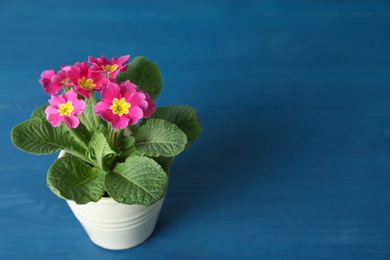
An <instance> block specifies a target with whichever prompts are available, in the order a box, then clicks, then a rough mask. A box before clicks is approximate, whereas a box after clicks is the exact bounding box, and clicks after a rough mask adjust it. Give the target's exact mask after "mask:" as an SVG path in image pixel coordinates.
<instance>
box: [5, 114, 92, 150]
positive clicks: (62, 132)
mask: <svg viewBox="0 0 390 260" xmlns="http://www.w3.org/2000/svg"><path fill="white" fill-rule="evenodd" d="M11 140H12V142H13V144H14V145H15V146H16V147H17V148H19V149H20V150H22V151H25V152H28V153H32V154H39V155H42V154H50V153H54V152H56V151H58V150H61V149H62V150H67V151H71V152H73V153H75V154H84V153H85V149H86V146H85V144H84V143H83V141H81V140H79V139H78V138H76V136H75V135H74V134H72V133H71V132H70V131H69V129H68V128H67V127H66V126H64V125H61V126H59V127H52V126H51V124H50V123H49V122H47V121H46V120H43V119H41V118H37V117H34V118H32V119H29V120H26V121H24V122H22V123H20V124H18V125H16V126H15V127H14V128H13V129H12V131H11Z"/></svg>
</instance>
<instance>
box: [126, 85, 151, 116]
mask: <svg viewBox="0 0 390 260" xmlns="http://www.w3.org/2000/svg"><path fill="white" fill-rule="evenodd" d="M119 86H125V87H127V88H131V89H135V90H137V91H138V92H141V93H144V94H145V100H146V102H147V103H143V104H142V106H140V107H141V109H142V111H143V112H144V116H143V117H145V118H149V117H151V116H152V114H153V113H154V112H155V111H156V103H154V101H153V100H152V99H151V98H150V96H149V94H148V93H145V92H144V91H142V90H140V89H138V86H137V85H135V84H133V83H131V82H130V80H126V81H123V82H121V83H119Z"/></svg>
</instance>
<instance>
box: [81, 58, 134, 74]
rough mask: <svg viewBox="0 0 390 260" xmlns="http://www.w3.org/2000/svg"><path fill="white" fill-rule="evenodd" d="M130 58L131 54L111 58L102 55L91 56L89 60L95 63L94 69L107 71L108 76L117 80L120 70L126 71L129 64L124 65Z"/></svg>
mask: <svg viewBox="0 0 390 260" xmlns="http://www.w3.org/2000/svg"><path fill="white" fill-rule="evenodd" d="M129 58H130V55H126V56H121V57H119V58H116V57H114V58H112V59H111V60H107V58H106V56H102V57H101V58H94V57H91V56H89V57H88V62H89V63H91V64H93V65H94V67H93V69H94V70H95V71H99V72H105V73H107V76H108V78H110V79H112V80H115V77H116V75H117V74H118V73H119V72H122V71H125V70H126V69H127V67H128V65H125V66H123V64H125V63H126V62H127V61H128V60H129Z"/></svg>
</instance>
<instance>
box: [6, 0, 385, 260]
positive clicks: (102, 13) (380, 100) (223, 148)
mask: <svg viewBox="0 0 390 260" xmlns="http://www.w3.org/2000/svg"><path fill="white" fill-rule="evenodd" d="M389 28H390V2H389V1H375V0H373V1H358V0H356V1H335V0H333V1H303V0H302V1H291V0H264V1H254V0H252V1H251V0H246V1H241V0H240V1H236V0H223V1H222V0H220V1H207V0H201V1H174V0H169V1H102V0H95V1H89V2H88V1H81V0H77V1H75V0H69V1H49V0H45V1H27V0H24V1H20V0H16V1H11V0H8V1H1V2H0V35H1V36H0V37H1V41H0V83H1V91H2V93H1V95H0V118H1V121H2V123H1V124H0V130H1V135H0V143H1V146H0V152H1V158H2V159H1V164H0V174H1V175H0V187H1V188H0V198H1V202H0V232H1V233H0V259H76V257H77V259H95V260H97V259H149V258H153V259H390V88H389V87H390V78H389V75H390V49H389V48H390V34H389ZM124 54H130V55H132V57H135V56H138V55H145V56H147V57H148V58H150V59H152V60H153V61H155V62H157V63H158V64H159V66H160V69H161V71H162V74H163V79H164V86H163V91H162V94H161V96H160V97H159V99H158V100H157V105H159V106H162V105H168V104H189V105H191V106H193V107H195V108H196V109H197V110H198V113H199V116H200V119H201V122H202V124H203V128H204V131H203V135H202V136H201V138H200V139H199V141H198V142H197V143H195V144H194V145H193V147H192V148H191V149H190V150H188V151H187V152H186V153H184V154H183V155H181V156H179V157H178V158H177V160H176V162H175V164H174V166H173V167H172V175H171V178H170V184H169V191H168V194H167V198H166V201H165V204H164V207H163V210H162V212H161V216H160V219H159V222H158V227H157V229H156V232H155V233H154V234H153V236H152V237H151V238H150V239H149V240H148V241H147V242H145V243H144V244H142V245H141V246H139V247H136V248H134V249H132V250H127V251H120V252H116V251H107V250H104V249H101V248H98V247H97V246H94V245H93V244H92V243H91V242H90V240H89V239H88V237H87V236H86V234H85V232H84V230H83V229H82V228H81V226H80V225H79V223H78V222H77V221H76V219H75V218H74V216H73V215H72V213H71V211H70V210H69V208H68V207H67V205H66V204H65V202H64V201H62V200H60V199H58V198H57V197H55V195H53V194H52V193H51V192H50V190H49V189H48V188H47V187H46V186H45V175H46V171H47V168H48V167H49V166H50V165H51V162H52V160H53V159H54V158H55V155H53V156H45V157H36V156H33V155H29V154H26V153H23V152H20V151H18V150H17V149H16V148H14V147H13V145H12V144H11V141H10V135H9V133H10V130H11V128H12V127H13V126H14V125H15V124H16V123H18V122H20V121H22V120H25V119H26V118H28V116H29V115H30V113H31V111H32V110H33V109H34V108H35V107H37V106H39V105H41V104H42V103H44V102H46V101H47V96H46V95H45V94H44V93H43V91H41V87H40V85H39V83H38V78H39V75H40V72H41V71H43V70H44V69H49V68H57V67H58V66H60V65H62V64H71V63H74V62H75V61H79V60H84V59H86V57H87V56H88V55H92V56H100V55H107V56H108V57H111V56H119V55H124Z"/></svg>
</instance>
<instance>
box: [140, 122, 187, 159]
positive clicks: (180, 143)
mask: <svg viewBox="0 0 390 260" xmlns="http://www.w3.org/2000/svg"><path fill="white" fill-rule="evenodd" d="M186 143H187V137H186V135H185V134H184V133H183V131H181V130H180V129H179V128H178V127H177V126H176V125H175V124H172V123H170V122H168V121H166V120H163V119H149V120H147V121H146V123H145V124H143V125H141V126H140V127H139V128H138V131H137V133H136V134H135V144H134V146H135V149H136V151H137V152H138V153H140V154H144V155H147V156H154V157H158V156H165V157H172V156H175V155H178V154H179V153H181V152H182V151H183V150H184V148H185V145H186Z"/></svg>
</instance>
